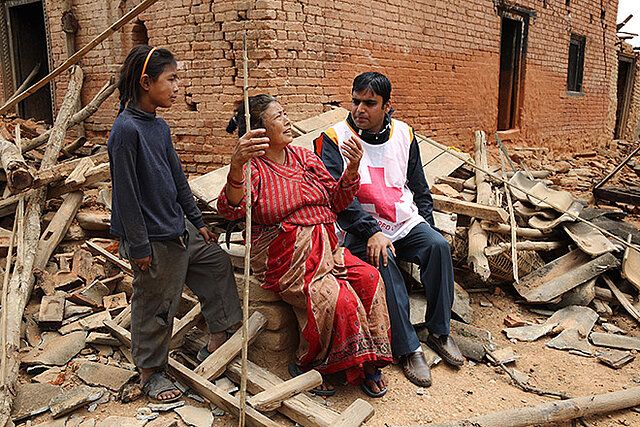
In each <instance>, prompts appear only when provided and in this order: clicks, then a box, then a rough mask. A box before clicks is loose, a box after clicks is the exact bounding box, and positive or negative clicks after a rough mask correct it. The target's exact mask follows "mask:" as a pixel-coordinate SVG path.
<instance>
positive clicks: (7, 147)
mask: <svg viewBox="0 0 640 427" xmlns="http://www.w3.org/2000/svg"><path fill="white" fill-rule="evenodd" d="M18 129H19V126H16V130H17V131H18V132H19V130H18ZM0 161H1V162H2V168H3V169H4V171H5V173H6V175H7V185H8V186H9V189H10V190H11V192H13V193H17V192H19V191H22V190H24V189H25V188H27V187H29V186H30V185H31V183H32V182H33V175H31V171H30V170H29V166H27V163H26V162H25V161H24V157H22V152H21V151H20V149H19V148H18V147H17V146H16V144H14V143H12V142H10V141H7V140H6V139H4V138H3V137H2V136H0Z"/></svg>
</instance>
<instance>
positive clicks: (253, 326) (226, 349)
mask: <svg viewBox="0 0 640 427" xmlns="http://www.w3.org/2000/svg"><path fill="white" fill-rule="evenodd" d="M266 326H267V318H266V317H264V316H263V315H262V313H260V312H259V311H255V312H253V314H252V315H251V317H249V324H248V325H247V328H248V329H247V334H248V336H247V338H248V340H249V343H251V342H252V341H253V340H254V339H255V338H256V337H257V336H258V334H259V333H260V331H262V330H263V329H264V328H265V327H266ZM241 350H242V329H238V330H237V331H236V333H234V334H233V335H232V336H231V338H229V339H228V340H226V341H225V342H224V344H222V345H221V346H220V347H218V349H217V350H216V351H214V352H213V353H211V354H210V355H209V357H207V358H206V359H205V360H204V361H203V362H202V363H201V364H200V365H198V366H197V367H196V369H195V370H194V371H195V373H196V374H198V375H202V376H203V377H204V378H206V379H208V380H213V379H216V378H218V377H219V376H220V375H222V373H223V372H224V370H225V369H226V368H227V365H228V364H229V363H231V361H232V360H233V359H235V357H236V356H237V355H238V354H240V351H241Z"/></svg>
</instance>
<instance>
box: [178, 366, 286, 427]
mask: <svg viewBox="0 0 640 427" xmlns="http://www.w3.org/2000/svg"><path fill="white" fill-rule="evenodd" d="M169 369H170V370H171V372H172V373H173V374H174V375H175V376H176V377H177V378H178V379H179V380H180V381H181V382H182V383H184V384H185V385H187V386H189V387H190V388H192V389H193V390H195V391H196V393H198V394H200V395H201V396H202V397H204V398H205V399H207V400H209V401H211V403H213V404H214V405H216V406H218V407H220V408H222V409H224V410H225V411H228V412H230V413H231V414H234V415H235V416H238V415H239V412H240V399H238V398H237V397H234V396H231V395H230V394H229V393H227V392H225V391H224V390H222V389H221V388H220V387H217V386H215V385H214V384H212V383H211V382H210V381H208V380H207V379H205V378H204V377H202V376H200V375H198V374H196V373H195V372H193V371H192V370H191V369H189V368H187V367H186V366H184V365H182V364H181V363H180V362H178V361H176V360H175V359H172V358H169ZM246 421H247V424H248V425H250V426H257V427H278V426H279V425H280V424H278V423H276V422H275V421H271V420H270V419H269V418H267V417H266V416H264V415H262V414H261V413H260V412H258V411H256V410H255V409H253V408H252V407H250V406H247V407H246Z"/></svg>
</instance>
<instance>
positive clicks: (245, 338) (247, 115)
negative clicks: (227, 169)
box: [238, 31, 251, 427]
mask: <svg viewBox="0 0 640 427" xmlns="http://www.w3.org/2000/svg"><path fill="white" fill-rule="evenodd" d="M248 62H249V60H248V58H247V32H246V31H245V32H244V34H243V35H242V69H243V73H244V76H243V77H244V83H243V87H242V95H243V98H244V121H245V123H246V131H247V132H250V131H251V112H250V111H249V67H248V65H247V63H248ZM244 180H245V186H244V193H245V196H244V199H245V206H246V209H245V210H246V218H247V219H246V226H245V230H246V233H245V234H246V243H245V247H244V294H243V297H242V378H241V380H240V414H239V417H238V419H239V425H240V427H244V423H245V416H246V411H247V357H248V350H249V332H248V323H249V274H250V265H249V264H250V262H251V159H249V160H248V161H247V166H246V168H245V173H244Z"/></svg>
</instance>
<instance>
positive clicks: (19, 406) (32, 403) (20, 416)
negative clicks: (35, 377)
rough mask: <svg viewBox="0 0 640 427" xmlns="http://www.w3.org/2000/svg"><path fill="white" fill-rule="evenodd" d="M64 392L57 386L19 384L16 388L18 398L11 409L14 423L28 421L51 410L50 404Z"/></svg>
mask: <svg viewBox="0 0 640 427" xmlns="http://www.w3.org/2000/svg"><path fill="white" fill-rule="evenodd" d="M61 392H62V388H61V387H59V386H57V385H51V384H40V383H30V384H29V383H27V384H19V385H18V387H17V388H16V397H15V398H14V401H13V408H12V409H11V417H12V419H13V422H14V423H18V422H21V421H24V420H26V419H27V418H30V417H32V416H35V415H38V414H41V413H43V412H46V411H48V410H49V402H50V401H51V399H53V398H54V397H56V396H57V395H59V394H60V393H61Z"/></svg>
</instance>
